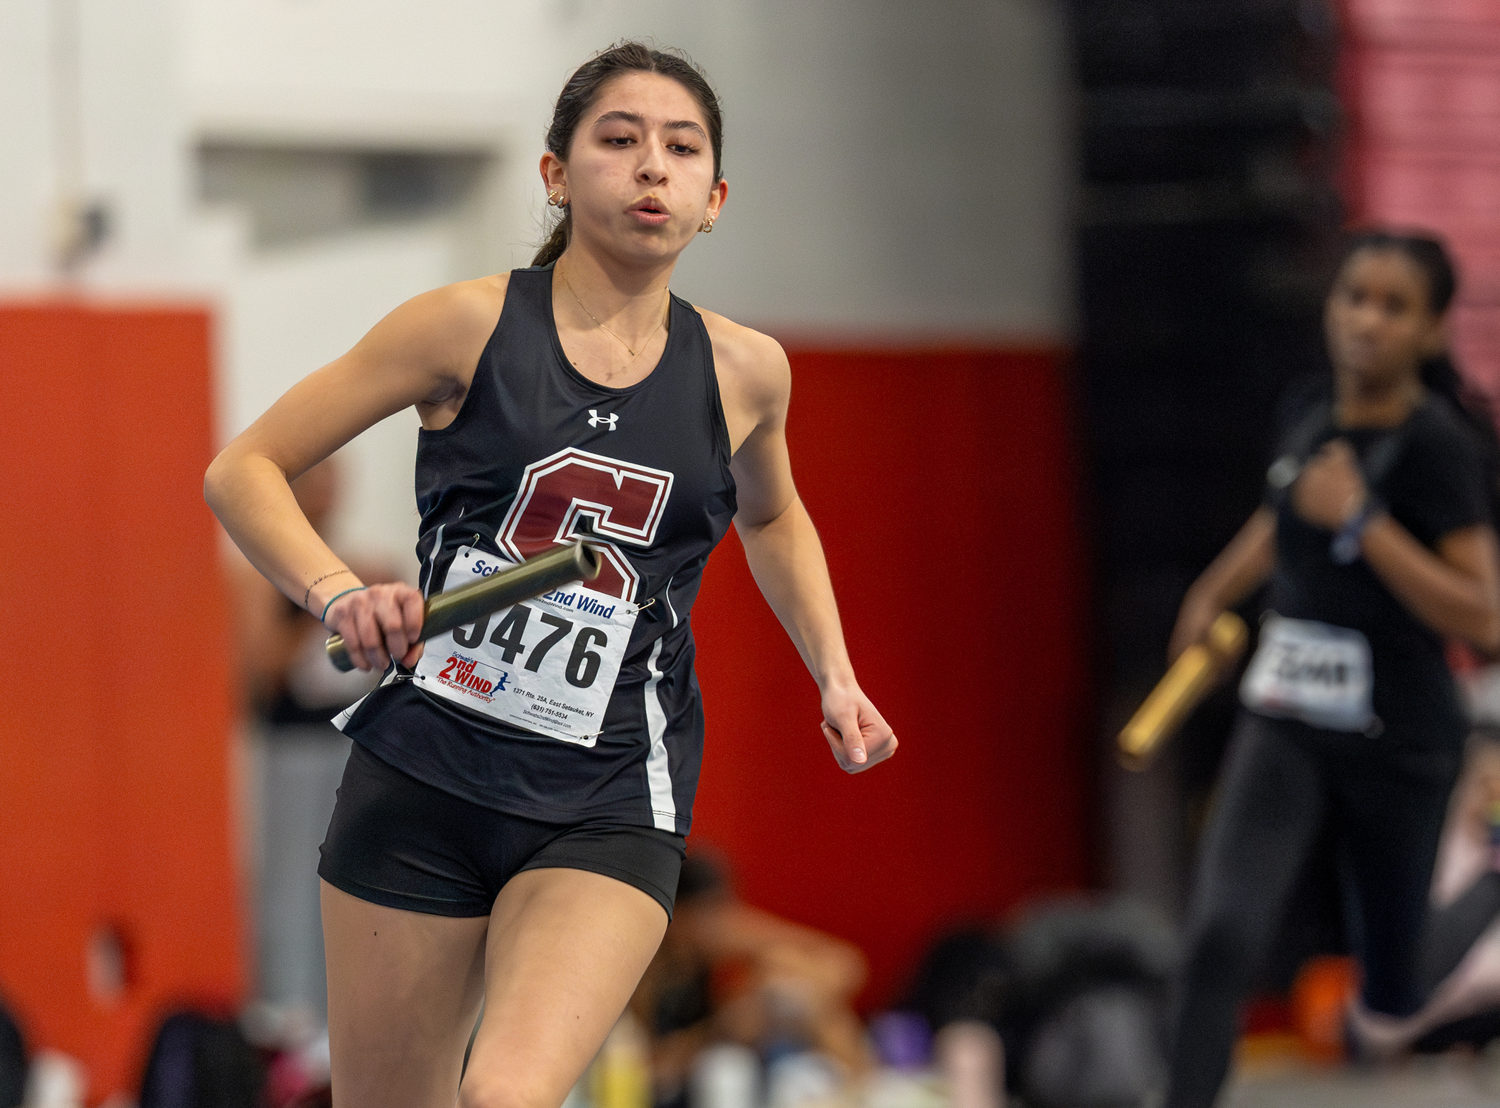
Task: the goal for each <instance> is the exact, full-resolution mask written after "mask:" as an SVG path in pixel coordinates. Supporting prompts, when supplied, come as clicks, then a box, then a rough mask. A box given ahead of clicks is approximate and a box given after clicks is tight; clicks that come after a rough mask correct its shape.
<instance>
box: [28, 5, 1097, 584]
mask: <svg viewBox="0 0 1500 1108" xmlns="http://www.w3.org/2000/svg"><path fill="white" fill-rule="evenodd" d="M73 11H76V13H77V23H78V27H79V34H78V36H77V42H78V44H79V51H78V58H79V79H78V80H77V82H76V83H64V84H62V86H61V87H62V88H63V89H64V90H66V89H68V88H75V89H76V90H77V95H78V97H79V100H78V103H79V104H80V111H79V113H78V118H79V126H78V127H77V128H76V132H77V136H78V139H77V141H76V142H74V143H72V144H68V145H64V146H63V147H61V148H60V147H59V146H58V145H57V142H56V141H55V140H56V136H57V135H58V134H59V133H61V134H63V135H64V136H66V135H67V134H69V133H70V131H69V128H67V127H66V126H59V120H65V119H66V118H67V113H66V111H65V110H64V109H66V107H67V101H68V97H67V96H66V95H64V96H62V97H59V96H58V95H57V94H56V89H57V87H59V86H58V82H57V80H56V77H57V74H58V72H59V69H58V65H57V64H56V55H57V53H58V52H57V51H56V49H55V47H56V45H57V43H58V41H59V39H58V35H57V28H58V27H60V26H62V27H66V25H67V16H68V13H69V12H73ZM0 29H3V32H0V151H3V155H0V295H3V294H4V291H5V290H6V289H10V290H13V291H14V290H35V289H36V288H38V287H40V286H42V285H44V284H45V283H46V282H47V281H49V280H51V279H52V278H53V274H54V272H55V269H54V265H53V257H52V253H51V245H50V241H51V240H50V237H49V235H50V232H49V230H48V226H49V224H48V220H49V218H50V214H49V213H50V212H51V211H52V208H53V205H55V203H56V202H57V198H58V197H59V195H61V194H69V195H71V194H75V193H76V194H79V195H83V196H85V197H87V198H102V199H104V200H106V201H108V202H109V204H110V206H111V209H112V211H113V213H114V216H115V223H116V229H117V233H116V235H115V236H114V237H113V238H112V239H111V240H110V242H109V243H108V244H107V245H106V247H105V248H104V250H103V251H102V252H101V253H100V255H99V256H98V257H97V258H95V259H93V260H92V261H90V262H89V263H88V264H87V265H86V266H84V267H83V269H82V270H81V272H80V273H79V274H78V275H77V277H76V281H77V283H78V284H79V285H80V286H81V287H83V288H85V289H91V290H96V291H98V292H101V293H113V292H122V291H123V292H126V293H129V294H131V295H138V294H140V293H143V292H144V293H153V292H162V291H168V292H173V291H174V290H175V291H176V292H181V291H184V290H186V291H188V292H189V293H191V294H193V295H197V296H203V295H207V296H208V297H210V298H211V299H212V301H213V302H215V303H216V304H217V305H218V307H219V309H220V317H221V325H220V334H221V358H222V365H221V367H220V369H221V374H222V383H221V390H220V395H221V402H220V420H219V421H220V427H221V432H222V434H223V435H225V436H228V435H231V434H233V433H235V432H237V431H238V430H239V429H241V428H242V427H244V426H245V425H246V424H247V423H248V422H249V420H250V419H251V418H253V417H254V415H255V414H256V413H258V412H259V411H260V410H262V409H263V408H264V406H265V405H266V404H267V403H269V402H270V400H271V399H272V398H274V397H275V396H276V395H279V393H280V392H281V391H282V390H283V389H285V388H286V387H287V386H288V385H290V384H291V383H292V382H293V381H295V380H296V379H297V378H298V377H300V376H301V375H303V374H304V373H306V372H308V371H309V370H311V369H313V368H315V367H316V366H317V365H319V364H321V363H322V362H324V361H326V360H328V359H329V358H330V357H332V356H334V355H335V354H337V353H339V352H340V351H342V350H343V349H345V348H347V347H348V346H349V345H350V344H352V343H353V342H354V341H355V340H356V339H357V338H358V337H359V335H360V334H361V333H362V332H363V331H364V330H365V329H366V328H367V327H368V326H369V325H370V324H372V323H373V322H374V321H375V320H376V319H377V318H379V316H380V315H382V314H383V313H384V312H385V311H387V310H389V308H391V307H392V306H394V305H395V304H396V303H397V302H399V301H400V300H401V299H403V298H404V297H406V296H408V295H411V294H413V293H415V292H417V291H420V290H421V289H423V288H426V287H429V286H431V285H434V284H439V283H442V282H445V281H449V280H454V279H458V278H461V277H465V276H471V275H473V274H474V273H475V272H476V271H482V270H488V269H500V268H506V267H508V266H511V265H521V264H525V263H526V262H527V261H528V260H529V258H530V255H531V252H532V250H533V248H534V244H535V241H536V239H537V236H538V230H539V226H540V222H541V218H542V212H543V205H542V194H541V189H540V187H539V182H538V180H537V176H536V168H535V167H536V162H537V159H538V158H539V157H540V154H541V149H542V135H543V132H544V131H545V128H546V124H547V119H548V116H549V113H550V106H551V103H552V100H553V98H554V97H555V96H556V94H557V91H558V89H559V88H560V87H561V85H562V82H563V81H564V79H565V78H566V76H567V74H568V73H569V72H570V71H571V70H572V69H573V68H574V67H575V66H576V65H577V64H578V63H579V62H580V61H582V60H583V59H584V58H585V57H587V56H588V55H589V54H590V53H592V52H593V51H594V50H596V49H598V48H600V47H602V46H604V45H607V44H608V43H609V42H611V41H613V40H615V39H617V38H620V37H625V36H631V37H648V38H655V39H656V40H658V41H659V42H662V43H668V44H675V45H679V46H682V47H683V48H685V49H687V50H688V51H689V52H690V53H691V54H692V55H693V56H694V57H695V58H696V59H697V60H698V61H699V62H700V63H701V64H702V65H703V66H704V67H705V68H706V69H707V70H708V72H709V74H710V76H711V77H712V79H713V80H714V82H715V84H716V85H717V86H718V88H719V90H720V92H721V94H722V97H723V102H724V110H725V116H726V151H725V171H726V175H727V177H728V179H729V182H730V200H729V205H728V207H727V209H726V212H725V215H724V217H723V218H722V219H721V220H720V222H719V223H718V225H717V226H716V228H715V231H714V234H713V235H712V236H711V237H710V236H700V238H699V239H698V241H697V242H696V243H694V245H693V246H692V248H691V249H690V250H689V251H688V252H687V254H686V255H685V256H684V259H683V261H682V263H681V265H680V267H679V270H678V273H677V276H676V279H675V281H674V286H675V287H676V289H677V290H678V291H679V292H681V293H683V294H684V295H687V296H689V297H690V298H692V299H695V300H698V301H700V302H702V303H705V304H707V305H709V306H711V307H714V308H715V309H717V310H720V311H723V312H725V313H726V314H728V315H730V316H732V317H734V318H737V319H740V320H741V321H743V322H746V323H750V324H752V325H757V326H761V327H763V328H765V329H767V330H769V331H771V333H773V334H776V335H777V336H778V337H781V338H784V339H787V338H790V339H794V340H802V341H825V342H858V343H861V344H868V343H871V342H881V341H897V342H901V341H913V340H931V339H939V340H948V341H953V340H964V339H982V340H995V341H1002V342H1009V341H1021V342H1031V341H1036V340H1042V341H1049V340H1050V341H1056V340H1059V339H1063V338H1065V337H1066V335H1067V334H1068V333H1069V330H1070V320H1071V310H1070V306H1071V290H1070V287H1069V267H1068V258H1069V253H1070V249H1069V242H1068V235H1069V220H1068V214H1069V207H1070V203H1071V193H1072V186H1071V181H1072V169H1071V164H1070V142H1069V126H1068V111H1069V95H1068V82H1067V75H1066V62H1065V43H1064V34H1063V26H1062V14H1061V5H1058V4H1056V3H1055V2H1054V0H944V2H931V3H925V4H915V3H911V2H909V0H862V2H859V3H855V2H853V0H634V2H630V3H627V2H625V0H505V2H496V0H130V2H129V3H128V4H126V3H121V2H120V0H0ZM205 140H213V141H219V142H225V141H228V142H239V143H256V142H262V143H272V144H278V143H279V144H288V143H291V144H297V143H301V144H313V145H317V144H322V145H325V146H385V147H390V148H396V149H405V150H419V149H431V150H437V151H447V152H452V151H460V152H469V153H480V154H484V155H486V156H487V157H488V158H489V164H490V166H491V169H490V172H489V173H488V175H487V177H486V179H485V181H484V185H483V188H482V190H481V202H480V205H479V207H480V209H481V210H480V211H479V212H478V214H477V215H476V214H475V213H472V212H471V213H469V214H468V215H467V216H466V217H465V219H466V220H467V221H466V222H463V223H461V224H460V223H450V225H448V226H446V227H437V226H426V225H422V226H411V227H406V228H391V229H386V230H369V229H363V230H359V231H357V232H351V233H350V234H349V235H344V236H340V237H336V238H328V239H322V240H318V241H315V242H307V243H303V244H299V245H297V246H294V247H285V248H279V249H267V248H264V247H256V246H255V245H254V244H253V241H252V237H251V236H250V234H249V233H248V231H247V228H246V226H245V222H244V220H245V214H244V213H243V212H236V211H225V210H214V211H209V210H205V209H203V208H202V207H201V206H200V205H198V204H197V203H196V202H195V200H194V196H193V175H192V174H193V164H194V163H193V157H194V155H193V150H194V148H195V146H196V144H197V143H198V142H200V141H205ZM60 149H61V150H62V151H63V152H66V151H69V150H72V151H73V152H74V153H75V154H76V158H75V159H74V160H76V162H77V164H78V165H79V167H80V169H79V171H78V173H77V175H76V176H77V178H78V179H77V181H76V182H75V184H74V185H73V186H69V185H68V184H67V183H66V181H65V180H64V178H66V177H67V172H66V167H67V165H69V164H71V163H70V160H69V158H67V157H60V156H59V150H60ZM59 167H62V168H61V169H60V168H59ZM412 425H413V424H412V421H411V420H410V419H407V420H405V421H404V422H397V423H394V424H392V425H391V426H389V427H382V428H378V429H376V430H375V431H372V432H371V433H369V434H367V435H366V436H363V437H362V439H361V440H359V441H357V442H356V443H354V444H352V445H351V447H350V448H349V454H350V462H351V465H350V467H349V468H350V469H351V471H352V475H353V476H354V484H355V495H354V497H353V505H354V506H352V507H351V509H350V511H349V512H348V513H346V518H345V519H344V521H343V528H342V531H343V535H344V538H345V539H346V541H348V542H349V543H350V544H351V545H360V546H363V547H367V548H368V547H375V548H378V549H379V550H381V551H383V552H386V553H388V554H391V555H393V556H394V555H399V556H401V557H403V558H407V559H409V557H410V553H409V552H410V547H411V544H412V540H413V538H414V528H413V511H414V507H413V504H412V498H411V456H412V451H413V448H414V444H413V442H412V436H411V434H410V431H411V426H412Z"/></svg>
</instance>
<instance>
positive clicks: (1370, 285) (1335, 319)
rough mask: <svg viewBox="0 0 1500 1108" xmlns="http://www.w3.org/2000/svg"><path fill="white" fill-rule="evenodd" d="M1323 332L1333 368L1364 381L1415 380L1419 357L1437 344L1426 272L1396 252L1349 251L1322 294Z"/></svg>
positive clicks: (1439, 337)
mask: <svg viewBox="0 0 1500 1108" xmlns="http://www.w3.org/2000/svg"><path fill="white" fill-rule="evenodd" d="M1324 330H1325V333H1326V335H1327V339H1328V353H1329V356H1330V357H1331V358H1332V359H1333V366H1334V370H1335V371H1336V372H1337V373H1338V374H1339V375H1340V376H1341V377H1347V378H1352V379H1353V380H1355V381H1358V382H1361V383H1369V384H1386V385H1389V384H1393V383H1396V382H1399V381H1400V380H1401V379H1402V378H1403V377H1407V376H1409V377H1411V378H1416V376H1417V374H1418V371H1419V366H1420V363H1421V361H1422V359H1423V358H1426V357H1429V356H1431V355H1433V354H1436V353H1438V352H1439V351H1440V350H1441V349H1442V344H1443V319H1442V317H1441V316H1439V315H1436V314H1435V313H1434V312H1433V311H1432V308H1431V306H1430V303H1429V301H1428V289H1427V279H1426V275H1425V274H1424V273H1423V272H1422V270H1421V269H1420V268H1419V267H1418V266H1417V264H1416V263H1415V262H1413V261H1412V260H1411V259H1410V258H1408V257H1407V256H1406V255H1405V254H1403V253H1402V252H1401V251H1399V250H1378V249H1374V248H1368V249H1364V250H1357V251H1355V253H1353V254H1352V255H1350V257H1349V260H1348V261H1346V262H1345V263H1344V267H1343V269H1341V270H1340V271H1339V275H1338V278H1337V279H1336V280H1335V281H1334V283H1333V291H1332V292H1331V293H1329V295H1328V304H1327V308H1326V311H1325V313H1324Z"/></svg>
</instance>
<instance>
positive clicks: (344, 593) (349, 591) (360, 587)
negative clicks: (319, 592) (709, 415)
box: [318, 585, 365, 623]
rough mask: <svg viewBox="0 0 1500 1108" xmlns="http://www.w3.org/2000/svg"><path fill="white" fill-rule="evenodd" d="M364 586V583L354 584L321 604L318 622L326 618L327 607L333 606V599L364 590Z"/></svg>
mask: <svg viewBox="0 0 1500 1108" xmlns="http://www.w3.org/2000/svg"><path fill="white" fill-rule="evenodd" d="M364 588H365V586H364V585H355V586H354V587H353V588H352V589H345V590H344V591H343V592H341V593H339V594H338V595H337V596H335V597H334V598H333V600H330V601H329V602H328V603H327V604H324V605H323V614H322V615H320V616H319V617H318V622H319V623H322V622H323V621H324V620H325V619H327V618H328V609H329V608H332V607H333V601H334V600H337V599H339V597H342V596H348V595H349V594H350V593H351V592H362V591H363V590H364Z"/></svg>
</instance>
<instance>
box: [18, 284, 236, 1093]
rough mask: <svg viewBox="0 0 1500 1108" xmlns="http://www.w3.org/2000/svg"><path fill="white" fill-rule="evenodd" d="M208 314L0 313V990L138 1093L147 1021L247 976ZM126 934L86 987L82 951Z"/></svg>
mask: <svg viewBox="0 0 1500 1108" xmlns="http://www.w3.org/2000/svg"><path fill="white" fill-rule="evenodd" d="M210 377H211V374H210V324H209V318H208V315H207V313H206V312H204V311H200V310H196V309H191V308H185V309H175V308H144V307H143V308H125V307H120V308H111V307H101V306H91V305H87V304H82V303H41V304H20V305H11V306H0V379H3V380H4V381H5V383H6V386H7V391H8V392H9V394H10V397H11V402H10V403H9V404H7V405H5V406H4V407H3V408H0V464H3V467H4V471H5V474H6V478H5V480H4V481H3V482H0V489H3V493H0V496H3V500H0V506H3V509H4V512H5V516H6V519H7V526H6V527H5V528H3V529H0V536H3V537H0V567H3V570H4V579H5V597H6V599H5V604H4V605H3V606H0V628H3V631H4V636H5V640H6V641H7V642H9V643H11V644H12V648H13V649H15V650H17V652H18V653H19V655H20V659H19V661H20V664H19V665H18V666H16V667H15V668H14V669H13V674H12V680H11V681H10V682H9V685H8V687H7V689H6V691H5V693H4V698H3V702H0V703H3V711H0V767H3V768H0V874H3V875H4V880H5V885H6V891H5V895H4V896H3V897H0V992H3V993H4V995H5V996H6V997H7V998H8V1000H9V1001H10V1003H11V1004H12V1005H13V1006H14V1008H15V1009H16V1010H17V1013H18V1015H19V1017H20V1018H21V1020H22V1022H23V1026H24V1028H25V1030H26V1032H27V1034H28V1037H29V1039H30V1041H31V1043H32V1045H33V1046H36V1047H48V1048H53V1049H57V1050H62V1051H65V1052H66V1053H68V1054H71V1055H73V1056H75V1057H77V1058H79V1059H80V1060H82V1061H83V1062H84V1063H85V1065H86V1066H87V1067H88V1071H89V1075H90V1084H91V1091H90V1095H91V1098H93V1099H96V1100H97V1099H98V1098H100V1097H102V1096H105V1095H108V1094H109V1093H111V1092H114V1091H116V1090H121V1089H126V1090H133V1088H134V1084H135V1082H136V1080H137V1078H138V1069H139V1066H140V1064H141V1062H142V1061H143V1051H144V1049H145V1047H146V1046H147V1044H148V1042H149V1039H150V1035H151V1032H152V1030H153V1029H154V1026H155V1023H156V1021H157V1020H158V1019H159V1018H160V1016H161V1014H162V1013H163V1012H164V1011H165V1010H166V1009H167V1008H168V1007H169V1006H171V1005H173V1004H176V1003H180V1002H194V1003H200V1004H209V1005H216V1006H226V1007H233V1006H236V1005H237V1004H238V1003H239V1001H240V1000H241V998H242V996H243V994H244V991H245V972H244V966H243V958H242V952H241V944H242V930H241V924H240V918H239V895H240V894H239V890H238V879H237V875H236V872H235V866H234V863H233V859H234V856H235V853H234V850H233V844H232V843H231V835H230V804H229V795H228V767H229V736H230V732H231V698H230V673H229V659H228V658H227V656H226V654H225V652H224V650H223V649H222V642H223V641H224V639H225V638H226V636H225V632H224V628H225V625H226V621H227V611H228V610H227V604H226V601H225V598H224V596H223V592H222V584H221V581H220V576H219V572H218V553H217V548H216V538H215V532H214V529H213V525H212V522H211V517H210V516H209V514H208V511H207V509H206V508H205V507H204V505H203V500H202V495H201V487H202V475H203V470H204V468H205V466H206V465H207V463H208V461H209V459H210V457H211V450H212V431H211V404H210V395H209V382H210ZM101 926H109V927H112V928H114V929H115V930H117V931H118V933H119V934H120V935H121V936H122V937H123V939H124V940H125V947H126V951H127V955H128V958H127V969H128V974H129V978H128V981H127V985H126V988H125V990H124V992H123V994H121V995H120V996H119V997H117V998H115V999H113V1000H107V999H101V998H99V997H97V996H95V995H93V994H92V993H91V992H90V989H89V986H88V981H87V976H86V956H85V948H86V945H87V943H88V940H89V937H90V936H91V935H92V934H93V933H94V932H95V930H96V929H97V928H99V927H101Z"/></svg>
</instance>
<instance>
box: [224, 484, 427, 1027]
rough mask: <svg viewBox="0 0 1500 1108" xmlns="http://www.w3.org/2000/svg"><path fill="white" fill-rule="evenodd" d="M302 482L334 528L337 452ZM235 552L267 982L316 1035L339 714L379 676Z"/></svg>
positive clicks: (317, 523)
mask: <svg viewBox="0 0 1500 1108" xmlns="http://www.w3.org/2000/svg"><path fill="white" fill-rule="evenodd" d="M292 491H293V493H294V494H295V495H296V497H297V503H298V505H299V506H300V507H301V508H302V511H303V513H304V514H305V515H306V516H307V519H308V522H310V523H311V524H312V525H313V529H314V530H316V531H317V532H318V533H319V534H320V535H324V536H325V537H326V535H327V532H328V527H329V523H330V521H331V520H332V518H333V515H334V512H335V510H336V508H337V506H338V502H339V494H340V474H339V468H338V463H337V461H336V460H335V459H332V458H330V459H328V460H326V461H324V462H322V463H320V464H319V465H316V466H314V467H313V468H312V469H310V470H308V471H307V472H306V473H304V474H302V475H301V476H300V477H298V478H297V479H296V480H295V481H293V482H292ZM226 558H227V559H228V566H229V580H230V585H231V595H232V598H233V602H234V615H235V626H234V631H235V638H236V643H237V646H238V657H239V672H240V687H241V694H242V697H243V704H244V709H245V714H246V716H247V718H248V720H249V724H250V744H249V745H250V751H251V759H250V760H251V767H250V772H249V777H250V782H249V785H250V788H251V790H252V799H251V801H250V807H251V809H252V811H253V812H254V829H253V839H254V870H255V902H256V913H255V923H256V940H257V943H256V945H257V962H258V965H257V970H258V984H259V992H260V996H261V998H262V999H263V1000H265V1001H267V1002H269V1003H271V1004H272V1005H275V1006H277V1007H278V1008H282V1009H286V1010H288V1012H289V1013H291V1014H292V1016H293V1019H292V1022H293V1023H294V1024H297V1025H298V1026H302V1025H306V1026H305V1028H304V1030H305V1034H302V1035H301V1036H300V1037H302V1038H305V1037H307V1035H310V1034H314V1033H316V1025H317V1024H321V1023H322V1021H323V1020H324V1019H325V1018H326V1013H327V999H326V985H325V982H324V963H323V933H322V923H321V918H320V914H319V909H318V875H317V866H318V847H319V845H320V844H321V843H322V842H323V837H324V834H325V833H326V832H327V830H328V820H329V817H330V816H331V815H332V813H333V801H334V793H335V791H336V790H337V789H338V785H339V780H340V778H341V777H342V775H343V770H344V762H345V761H346V760H347V758H348V756H349V740H348V739H346V738H344V737H343V735H341V734H340V733H339V732H338V731H337V730H336V729H335V728H334V727H333V726H332V725H331V724H330V723H329V722H328V721H329V720H330V719H331V718H332V717H333V716H334V715H336V714H337V713H338V712H339V711H341V710H342V709H343V708H345V707H347V706H348V705H349V704H352V703H353V702H354V701H356V700H358V699H359V698H360V697H361V696H363V695H364V694H365V693H367V692H368V691H369V690H370V689H371V688H372V687H373V686H374V684H375V682H376V681H377V680H378V675H372V674H368V673H362V672H360V671H358V670H355V671H353V672H352V673H340V672H339V671H338V670H336V669H334V667H333V666H332V665H331V664H330V663H329V661H328V658H327V656H326V654H325V652H324V650H323V643H324V641H325V639H326V637H327V634H328V632H327V631H326V629H324V627H323V625H322V624H320V623H319V622H318V621H317V620H316V619H314V618H313V617H312V616H310V615H309V614H308V613H307V612H305V611H303V610H302V609H301V608H299V607H298V606H297V605H296V604H294V603H292V602H291V601H290V600H288V599H287V598H286V597H284V596H282V595H281V593H280V592H278V591H277V589H276V588H275V586H273V585H272V584H271V583H270V582H269V581H267V580H266V579H265V578H264V577H262V576H261V575H260V573H259V572H257V571H256V569H255V567H254V566H252V565H251V564H250V563H249V562H248V561H247V560H246V559H245V557H244V555H243V554H241V553H240V552H239V550H238V549H236V548H235V547H234V546H233V545H232V544H226ZM347 561H348V565H349V567H350V568H351V569H353V570H355V571H356V572H357V573H358V574H359V575H360V577H361V579H363V580H377V581H378V580H394V579H396V578H398V577H399V576H400V574H399V573H398V572H397V571H396V570H395V569H394V568H392V567H390V566H387V565H382V564H372V563H371V562H369V561H364V562H361V561H360V560H358V559H356V558H350V559H348V560H347ZM296 1013H301V1015H300V1016H298V1015H296ZM284 1045H287V1046H297V1045H300V1044H299V1043H296V1042H288V1043H286V1044H284Z"/></svg>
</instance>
